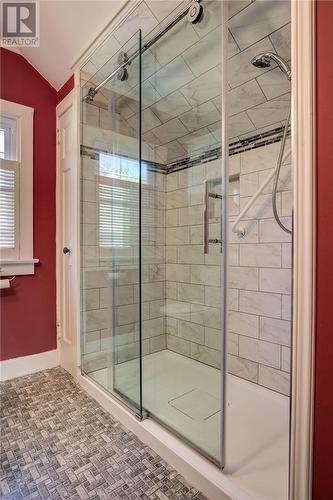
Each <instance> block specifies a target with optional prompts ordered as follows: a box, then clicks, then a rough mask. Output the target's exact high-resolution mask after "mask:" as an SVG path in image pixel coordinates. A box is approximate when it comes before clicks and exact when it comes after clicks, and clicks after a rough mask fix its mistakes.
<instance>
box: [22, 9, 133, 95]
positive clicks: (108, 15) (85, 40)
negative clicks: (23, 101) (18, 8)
mask: <svg viewBox="0 0 333 500" xmlns="http://www.w3.org/2000/svg"><path fill="white" fill-rule="evenodd" d="M125 3H126V1H125V0H104V1H103V0H101V1H100V0H98V1H90V0H87V1H85V0H71V1H67V0H63V1H61V0H42V1H41V2H40V46H39V47H35V48H21V50H20V53H21V54H22V55H23V56H24V57H25V58H26V59H27V60H28V61H29V62H30V63H31V64H32V65H33V66H34V67H35V68H36V69H37V70H38V71H39V73H41V74H42V75H43V76H44V78H46V80H48V82H49V83H50V84H51V85H52V86H53V87H54V88H55V89H56V90H59V89H60V87H61V86H62V85H63V84H64V83H65V82H66V81H67V80H68V78H69V77H70V76H71V74H72V73H73V72H72V71H71V66H72V65H73V63H74V62H75V61H76V60H77V59H78V58H79V57H80V56H81V54H82V53H83V52H84V51H85V50H86V49H87V48H88V47H89V45H90V44H91V43H92V42H93V41H94V40H95V38H96V37H97V36H98V35H99V34H100V33H101V31H102V30H103V29H104V28H105V27H106V26H107V25H108V24H109V22H110V21H111V20H112V19H113V17H114V16H115V15H116V14H117V12H118V11H119V10H120V9H121V7H122V6H123V5H125Z"/></svg>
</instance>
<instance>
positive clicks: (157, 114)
mask: <svg viewBox="0 0 333 500" xmlns="http://www.w3.org/2000/svg"><path fill="white" fill-rule="evenodd" d="M179 5H180V4H179V2H173V1H146V2H142V3H141V4H140V5H139V7H137V9H135V11H134V12H133V13H132V14H131V15H130V17H129V19H127V21H126V22H125V23H124V24H123V25H122V26H121V27H120V28H118V29H117V30H116V32H115V33H114V34H113V36H111V37H110V38H109V39H108V40H107V41H106V42H105V43H104V45H103V46H102V47H101V48H100V49H98V50H97V52H96V54H95V55H93V57H92V58H91V60H90V61H89V63H88V64H87V65H86V67H85V68H84V71H85V73H86V79H89V78H90V83H91V81H93V82H95V83H96V82H98V83H99V81H101V80H102V79H103V75H107V74H109V73H110V71H112V69H113V68H114V67H115V66H116V56H117V53H118V52H119V51H120V49H121V47H122V45H123V44H124V43H126V41H127V40H128V39H129V38H130V37H131V36H132V35H133V34H134V33H136V31H137V30H138V28H139V27H141V29H142V31H143V33H144V34H146V33H149V32H151V31H153V30H154V29H156V28H157V27H158V25H159V24H160V23H161V22H164V23H165V22H167V19H166V17H167V16H168V15H170V12H171V11H173V10H174V9H175V8H176V9H177V8H179ZM202 5H203V7H204V18H203V20H202V22H201V23H199V24H196V25H192V24H190V23H188V22H187V21H186V20H182V21H180V22H179V23H178V24H177V25H176V26H175V27H174V28H172V30H171V31H170V32H169V33H168V34H166V35H165V36H163V37H162V38H161V39H160V40H159V41H158V42H157V43H156V44H154V45H153V46H152V48H151V49H150V50H149V51H147V52H145V53H144V55H143V58H142V73H143V84H142V98H143V103H142V104H143V109H144V111H143V139H144V141H145V142H146V144H148V145H149V146H150V147H151V148H153V149H154V153H155V156H156V161H158V162H161V163H164V164H168V163H170V162H173V161H175V160H178V159H181V158H185V157H187V156H190V155H193V154H196V153H200V152H201V151H206V150H207V149H212V148H216V147H217V146H218V145H219V144H220V138H221V66H220V63H221V60H222V55H221V50H219V47H221V26H220V23H221V2H220V1H208V0H203V1H202ZM171 15H174V12H172V14H171ZM266 51H272V52H276V53H278V54H279V55H280V56H282V57H283V58H284V59H286V60H288V61H290V2H289V1H283V0H281V1H274V0H255V1H251V0H239V1H238V0H234V1H232V0H231V1H230V2H229V22H228V59H229V61H228V103H229V120H228V127H229V137H230V141H231V142H235V141H237V140H239V139H243V138H248V137H250V136H252V135H256V134H258V133H260V132H266V131H267V130H270V129H275V128H277V127H279V126H281V125H282V124H283V122H284V120H285V118H286V114H287V111H288V107H289V102H290V83H289V82H288V81H287V79H286V78H285V76H284V75H283V74H282V72H281V71H280V69H279V68H277V67H276V65H275V64H272V67H271V68H265V69H261V68H256V67H254V66H253V65H252V64H251V59H252V58H253V57H254V56H255V55H256V54H258V53H260V52H266ZM112 54H116V55H115V57H114V59H113V60H112V63H111V62H110V55H111V56H112ZM103 65H104V66H103ZM97 71H98V72H97ZM96 72H97V73H96ZM131 72H132V74H131ZM136 72H137V70H136V68H135V67H134V65H133V67H129V75H130V76H129V79H128V80H127V81H126V82H115V81H112V84H111V89H112V90H111V92H110V88H109V89H106V88H105V89H104V90H103V92H102V93H99V94H98V96H97V97H96V98H95V103H94V105H95V106H96V105H98V106H101V107H102V108H103V107H104V108H106V107H107V106H108V105H110V102H111V103H113V105H112V108H113V112H114V110H115V109H116V112H117V120H115V117H114V116H113V118H110V115H111V113H106V115H105V112H104V119H103V120H102V118H101V117H102V111H101V112H100V117H99V123H98V125H99V126H100V127H102V128H103V127H105V128H109V129H110V128H111V129H112V128H113V127H114V126H115V125H114V124H115V123H116V122H117V124H116V130H117V131H119V132H121V133H122V134H124V135H129V136H132V137H133V136H134V137H135V136H137V133H138V131H137V127H138V116H137V113H138V102H137V101H138V94H139V92H138V86H137V83H138V75H137V73H136ZM93 73H96V74H95V76H94V77H93V78H91V74H93ZM119 93H121V97H119ZM126 94H127V96H126ZM115 103H116V108H115V106H114V104H115ZM105 117H106V119H105ZM111 120H112V123H113V125H112V124H111ZM113 129H114V128H113Z"/></svg>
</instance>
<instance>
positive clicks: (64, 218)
mask: <svg viewBox="0 0 333 500" xmlns="http://www.w3.org/2000/svg"><path fill="white" fill-rule="evenodd" d="M71 94H72V95H69V96H67V97H66V99H65V100H64V101H63V102H62V103H61V104H60V105H59V106H58V107H57V143H58V144H57V160H58V161H57V254H58V255H57V298H58V300H57V316H58V319H57V328H58V347H59V351H60V365H61V366H62V367H63V368H65V370H67V371H68V372H70V373H71V374H72V375H73V376H75V375H76V369H77V364H78V363H77V350H76V347H77V338H76V337H77V333H76V330H77V321H76V310H77V309H76V302H75V301H76V296H77V293H78V292H77V286H76V285H77V280H76V276H77V273H76V268H75V266H76V262H77V259H76V255H75V252H76V234H77V227H76V226H77V223H76V203H75V200H76V199H77V195H76V193H77V191H76V189H77V181H76V178H77V168H76V166H77V134H76V123H75V121H76V120H75V110H74V103H75V100H74V91H73V92H72V93H71Z"/></svg>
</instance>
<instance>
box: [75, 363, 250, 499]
mask: <svg viewBox="0 0 333 500" xmlns="http://www.w3.org/2000/svg"><path fill="white" fill-rule="evenodd" d="M76 381H77V382H78V383H79V385H80V386H81V387H82V388H83V389H84V390H85V391H86V392H87V393H88V394H89V395H90V396H91V397H93V398H94V399H95V400H96V401H98V403H99V404H100V405H101V406H102V407H103V408H104V409H105V410H106V411H108V412H109V413H111V415H113V416H114V417H115V418H116V419H117V420H119V421H120V422H121V423H122V424H123V425H124V426H125V427H127V428H128V429H129V430H130V431H131V432H133V433H134V434H135V435H136V436H137V437H138V438H139V439H140V440H141V441H142V442H143V443H145V444H147V445H148V446H150V447H151V448H152V449H153V450H154V451H155V452H156V453H158V454H159V455H160V456H161V457H162V458H163V459H164V460H165V461H166V462H168V463H169V464H170V465H171V466H172V467H174V468H175V469H176V470H177V471H178V472H179V473H180V474H182V475H183V476H184V477H185V479H186V480H187V481H188V482H189V483H190V484H192V485H193V486H194V487H195V488H197V489H198V490H200V491H202V493H203V494H204V495H205V496H206V497H207V498H209V499H210V500H254V498H253V496H252V495H249V494H248V493H246V492H245V491H244V490H243V489H241V488H239V487H238V485H236V484H235V483H234V482H233V481H232V480H230V478H229V477H228V476H227V475H226V474H223V472H222V471H221V470H220V469H218V468H217V467H215V466H214V465H213V464H212V463H211V462H209V461H208V460H206V459H205V458H203V457H202V456H201V455H199V453H196V452H195V451H194V450H193V449H192V448H190V447H189V446H187V445H186V444H185V443H183V442H182V441H181V440H180V439H178V438H177V437H175V436H174V435H173V434H171V433H170V432H168V431H167V430H166V429H165V428H164V427H162V426H161V425H159V424H158V423H157V422H154V421H153V420H151V419H149V418H148V419H146V420H143V421H142V422H140V421H138V420H137V419H136V418H135V417H134V416H133V415H132V414H131V413H130V412H129V411H127V410H126V409H125V408H124V407H123V406H122V405H120V404H119V403H118V402H117V401H116V400H115V399H114V398H112V397H111V396H109V395H108V394H106V393H105V392H104V391H103V390H101V389H100V388H99V387H98V386H97V385H96V384H94V383H93V382H92V381H91V380H89V378H88V377H84V376H82V375H81V373H80V372H78V374H77V376H76Z"/></svg>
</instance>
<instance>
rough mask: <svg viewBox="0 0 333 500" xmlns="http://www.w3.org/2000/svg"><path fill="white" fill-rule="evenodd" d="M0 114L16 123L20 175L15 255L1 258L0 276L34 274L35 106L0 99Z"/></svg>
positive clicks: (35, 260)
mask: <svg viewBox="0 0 333 500" xmlns="http://www.w3.org/2000/svg"><path fill="white" fill-rule="evenodd" d="M0 113H1V114H2V115H4V116H8V117H9V118H14V119H15V120H16V122H17V143H18V156H17V160H18V162H19V163H20V175H19V207H20V211H19V215H18V217H19V224H18V226H19V238H18V245H19V248H18V257H17V258H2V256H1V257H0V269H1V272H0V274H1V276H11V275H23V274H35V263H37V262H38V259H34V258H33V128H34V126H33V119H34V109H33V108H30V107H28V106H23V105H22V104H17V103H14V102H10V101H6V100H4V99H0Z"/></svg>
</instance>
